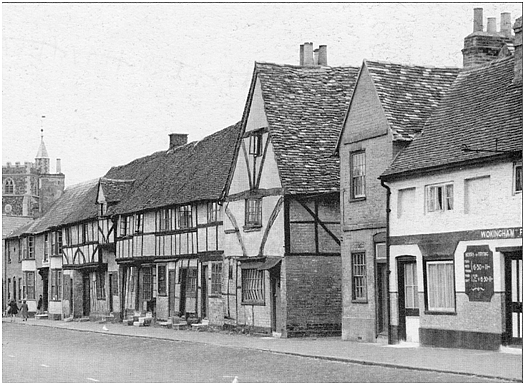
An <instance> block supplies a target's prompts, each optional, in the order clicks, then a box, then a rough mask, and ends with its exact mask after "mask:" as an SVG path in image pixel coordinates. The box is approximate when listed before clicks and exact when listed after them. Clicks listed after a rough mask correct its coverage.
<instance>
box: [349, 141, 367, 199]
mask: <svg viewBox="0 0 525 385" xmlns="http://www.w3.org/2000/svg"><path fill="white" fill-rule="evenodd" d="M357 157H362V162H360V163H359V168H358V169H354V167H355V165H356V164H358V162H357ZM356 170H359V171H360V173H356V172H355V171H356ZM357 180H359V181H360V182H361V184H360V186H361V192H360V193H357V192H356V186H357V183H356V181H357ZM363 199H366V152H365V150H358V151H352V152H350V200H363Z"/></svg>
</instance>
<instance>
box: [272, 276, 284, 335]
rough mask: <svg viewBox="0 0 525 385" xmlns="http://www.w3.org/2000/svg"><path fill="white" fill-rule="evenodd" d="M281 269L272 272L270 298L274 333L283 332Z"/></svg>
mask: <svg viewBox="0 0 525 385" xmlns="http://www.w3.org/2000/svg"><path fill="white" fill-rule="evenodd" d="M280 275H281V269H280V268H277V269H275V268H274V269H272V270H270V289H271V293H270V298H271V301H272V303H271V309H272V332H277V333H280V332H281V328H282V325H281V311H280V310H281V307H280V305H281V277H280Z"/></svg>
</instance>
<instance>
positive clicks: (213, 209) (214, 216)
mask: <svg viewBox="0 0 525 385" xmlns="http://www.w3.org/2000/svg"><path fill="white" fill-rule="evenodd" d="M218 220H219V205H218V204H217V202H208V223H214V222H217V221H218Z"/></svg>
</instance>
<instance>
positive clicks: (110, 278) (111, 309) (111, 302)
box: [108, 274, 114, 313]
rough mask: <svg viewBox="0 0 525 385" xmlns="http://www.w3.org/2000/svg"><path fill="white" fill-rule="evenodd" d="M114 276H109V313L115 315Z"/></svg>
mask: <svg viewBox="0 0 525 385" xmlns="http://www.w3.org/2000/svg"><path fill="white" fill-rule="evenodd" d="M113 284H114V283H113V274H109V293H108V294H109V311H110V312H111V313H113Z"/></svg>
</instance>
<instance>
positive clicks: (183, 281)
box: [179, 269, 188, 317]
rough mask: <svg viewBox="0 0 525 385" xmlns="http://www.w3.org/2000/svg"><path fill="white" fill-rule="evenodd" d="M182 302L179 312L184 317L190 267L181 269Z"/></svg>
mask: <svg viewBox="0 0 525 385" xmlns="http://www.w3.org/2000/svg"><path fill="white" fill-rule="evenodd" d="M179 274H180V304H179V312H180V314H181V315H182V316H183V317H184V316H185V315H186V281H187V279H188V269H180V272H179Z"/></svg>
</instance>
